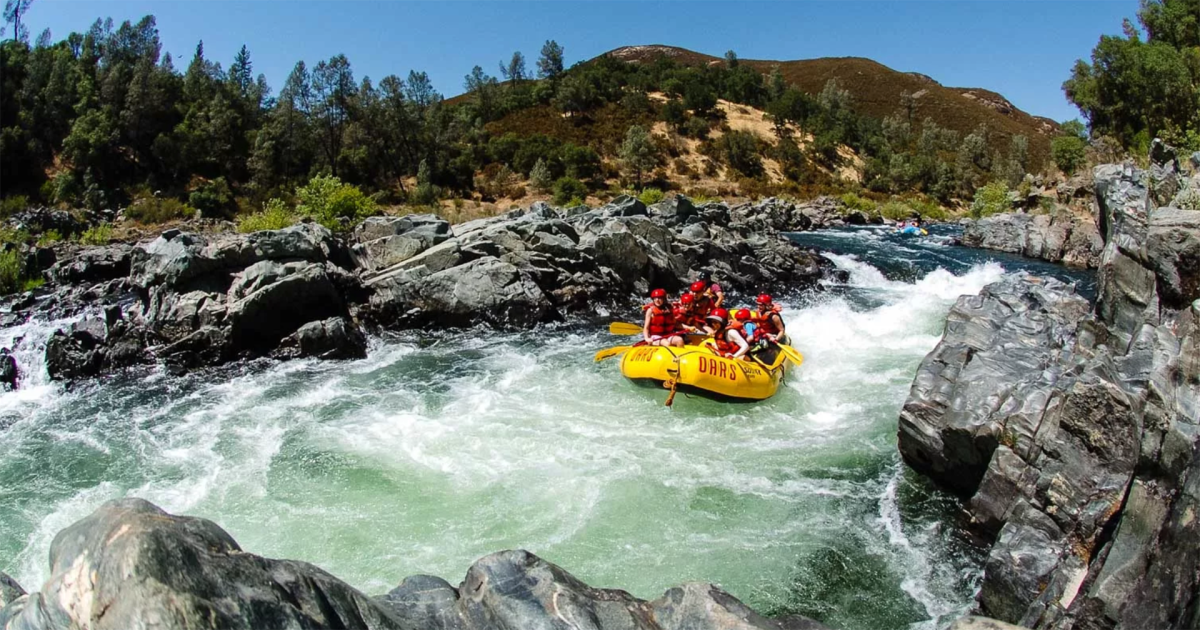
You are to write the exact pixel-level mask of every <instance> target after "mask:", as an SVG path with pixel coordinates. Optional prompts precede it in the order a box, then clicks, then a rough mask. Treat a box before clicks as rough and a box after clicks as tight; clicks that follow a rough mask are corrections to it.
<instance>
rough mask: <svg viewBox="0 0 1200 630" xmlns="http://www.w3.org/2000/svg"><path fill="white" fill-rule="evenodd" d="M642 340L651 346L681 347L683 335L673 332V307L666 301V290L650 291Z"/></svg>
mask: <svg viewBox="0 0 1200 630" xmlns="http://www.w3.org/2000/svg"><path fill="white" fill-rule="evenodd" d="M642 340H643V341H645V342H646V343H647V344H648V345H651V346H675V347H677V348H682V347H683V337H682V336H681V335H679V334H678V333H677V332H675V309H674V308H672V307H671V305H670V304H669V303H667V292H666V291H664V290H662V289H655V290H653V291H651V292H650V304H649V305H648V306H646V320H645V322H644V323H643V324H642Z"/></svg>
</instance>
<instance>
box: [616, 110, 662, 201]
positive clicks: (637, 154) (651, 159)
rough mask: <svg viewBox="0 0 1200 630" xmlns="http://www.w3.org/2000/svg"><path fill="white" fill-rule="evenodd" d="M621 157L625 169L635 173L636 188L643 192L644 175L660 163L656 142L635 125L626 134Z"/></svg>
mask: <svg viewBox="0 0 1200 630" xmlns="http://www.w3.org/2000/svg"><path fill="white" fill-rule="evenodd" d="M620 155H621V161H622V162H624V163H625V168H627V169H629V170H630V171H631V172H632V173H633V178H634V181H635V182H636V186H637V188H638V189H639V190H641V188H642V175H643V174H644V173H645V172H646V171H649V170H650V169H652V168H654V166H655V165H656V164H657V163H658V147H657V146H655V145H654V140H653V139H651V138H650V134H649V133H647V132H646V130H645V129H644V128H642V127H641V126H639V125H634V126H632V127H630V128H629V131H627V132H626V133H625V141H624V142H622V143H621V154H620Z"/></svg>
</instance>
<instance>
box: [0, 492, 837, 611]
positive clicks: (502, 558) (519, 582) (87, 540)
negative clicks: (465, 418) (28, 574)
mask: <svg viewBox="0 0 1200 630" xmlns="http://www.w3.org/2000/svg"><path fill="white" fill-rule="evenodd" d="M50 565H51V577H50V580H49V581H47V582H46V584H45V586H44V587H43V589H42V591H41V592H38V593H32V594H29V595H26V594H24V591H22V590H21V587H20V586H19V585H17V584H16V582H13V581H12V580H11V579H9V578H8V576H5V575H3V574H0V628H5V629H6V630H9V629H11V630H18V629H19V630H68V629H73V628H89V629H91V630H125V629H128V628H144V627H153V628H161V629H164V630H166V629H173V628H180V629H182V628H188V629H189V630H198V629H206V628H207V629H213V630H216V629H218V628H220V629H231V628H234V629H242V628H244V629H247V630H250V629H254V630H259V629H264V628H361V629H369V630H485V629H487V630H527V629H528V630H533V629H546V630H550V629H560V628H561V629H563V630H566V629H592V630H683V629H685V628H686V629H688V630H710V629H711V630H821V629H822V628H824V626H822V625H821V624H819V623H817V622H815V621H812V620H810V619H805V618H802V617H791V618H787V619H767V618H765V617H762V616H761V615H759V614H757V613H755V612H754V611H753V610H751V609H750V608H748V607H746V606H745V605H744V604H742V603H741V602H740V601H738V600H737V599H736V598H734V597H733V596H732V595H729V594H728V593H726V592H724V591H722V590H721V589H719V588H718V587H716V586H713V585H711V584H699V583H693V584H685V585H683V586H678V587H675V588H672V589H670V590H668V591H667V592H666V593H665V594H664V595H663V596H662V597H661V598H659V599H657V600H655V601H652V602H647V601H644V600H640V599H637V598H635V597H633V596H632V595H630V594H629V593H626V592H625V591H620V590H608V589H596V588H592V587H590V586H588V585H586V584H584V583H582V582H580V581H579V580H577V579H575V578H574V577H573V576H571V574H569V573H567V572H566V571H565V570H563V569H562V568H560V567H558V566H555V565H553V564H551V563H549V562H546V561H545V560H542V559H541V558H538V557H537V556H535V555H533V554H531V553H529V552H527V551H501V552H499V553H495V554H492V555H490V556H486V557H484V558H482V559H480V560H479V561H478V562H476V563H475V564H474V565H473V566H472V567H471V569H470V570H469V571H468V572H467V576H466V579H465V580H464V581H463V583H462V584H461V585H459V586H458V587H457V588H455V587H453V586H451V585H450V584H449V583H448V582H446V581H445V580H442V579H441V578H436V577H432V576H414V577H410V578H407V579H405V580H404V581H403V582H402V583H401V584H400V586H398V587H397V588H395V589H393V590H392V591H391V592H389V593H387V594H386V595H384V596H382V597H369V596H367V595H364V594H363V593H361V592H359V591H358V590H356V589H354V588H353V587H351V586H349V585H348V584H346V583H345V582H342V581H341V580H339V579H337V578H336V577H334V576H332V575H330V574H328V573H326V572H325V571H322V570H321V569H319V568H317V567H316V566H313V565H311V564H308V563H306V562H297V561H292V560H272V559H269V558H262V557H259V556H256V555H253V554H249V553H246V552H245V551H243V550H242V549H241V548H240V547H239V546H238V544H237V542H236V541H234V540H233V538H232V537H230V536H229V534H228V533H226V532H225V531H224V530H222V529H221V528H220V527H219V526H217V525H216V524H215V523H213V522H211V521H208V520H205V519H201V518H194V517H188V516H174V515H171V514H167V513H166V512H164V511H162V510H161V509H159V508H158V507H156V506H154V505H152V504H151V503H148V502H146V501H143V500H141V499H121V500H116V501H110V502H108V503H105V504H104V505H103V506H101V507H100V508H99V509H98V510H96V512H94V513H93V514H92V515H91V516H88V517H87V518H84V519H83V520H81V521H79V522H77V523H75V524H73V525H71V526H70V527H68V528H67V529H65V530H63V531H62V532H60V533H59V534H58V536H57V537H55V539H54V543H53V544H52V545H51V548H50Z"/></svg>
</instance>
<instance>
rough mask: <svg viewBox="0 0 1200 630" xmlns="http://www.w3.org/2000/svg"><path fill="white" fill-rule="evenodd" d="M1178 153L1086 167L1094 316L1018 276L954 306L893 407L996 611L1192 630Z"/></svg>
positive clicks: (1196, 495)
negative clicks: (1090, 180) (957, 523)
mask: <svg viewBox="0 0 1200 630" xmlns="http://www.w3.org/2000/svg"><path fill="white" fill-rule="evenodd" d="M1179 166H1180V165H1179V162H1178V161H1177V160H1174V159H1172V160H1168V161H1158V162H1156V163H1155V165H1154V167H1153V168H1152V169H1151V171H1149V172H1147V171H1143V170H1140V169H1137V168H1134V167H1132V166H1130V165H1106V166H1101V167H1098V168H1097V169H1096V170H1095V191H1096V198H1097V201H1098V206H1099V210H1100V224H1101V227H1102V231H1103V235H1104V242H1105V246H1104V249H1103V252H1102V254H1101V256H1100V262H1099V271H1098V274H1099V289H1100V290H1099V299H1098V302H1097V303H1096V305H1095V307H1094V309H1093V308H1092V306H1091V305H1090V304H1088V302H1087V301H1086V300H1085V299H1083V298H1082V297H1079V296H1078V295H1075V294H1074V292H1073V290H1072V289H1071V288H1069V287H1067V286H1064V285H1062V284H1061V283H1058V282H1055V281H1049V280H1045V279H1039V278H1035V277H1024V278H1020V279H1016V280H1008V281H1004V282H1001V283H998V284H994V285H990V286H988V287H987V288H985V290H984V291H983V292H982V293H981V294H980V295H977V296H964V297H962V298H960V299H959V301H958V303H957V304H956V305H955V307H954V308H953V310H952V311H951V313H950V315H949V317H948V318H947V322H946V331H945V334H944V335H943V338H942V341H941V342H940V343H939V344H938V346H937V347H936V348H935V349H934V351H933V352H931V353H930V354H929V355H928V356H927V357H926V358H925V360H924V361H923V362H922V364H921V366H920V368H919V370H918V373H917V376H916V379H915V380H914V382H913V386H912V391H911V393H910V395H909V398H908V400H907V402H906V403H905V405H904V408H903V411H902V412H901V415H900V430H899V445H900V452H901V454H902V455H903V457H904V459H905V461H906V462H908V463H909V464H910V465H911V466H912V467H913V468H914V469H916V470H918V471H920V472H922V473H924V474H926V475H928V476H929V477H930V478H932V479H933V480H934V481H936V482H937V483H939V484H941V485H943V486H945V487H947V488H949V489H951V490H953V491H955V492H957V493H959V494H960V495H962V496H963V497H964V498H966V499H967V500H968V503H967V512H968V514H969V515H970V519H971V526H972V527H973V528H974V529H975V530H976V531H977V532H978V533H979V535H980V536H981V537H982V538H984V539H986V540H990V541H992V546H991V550H990V553H989V555H988V560H987V563H986V567H985V576H984V580H983V584H982V588H981V590H980V593H979V608H980V609H981V611H982V612H983V613H985V614H987V615H989V616H992V617H996V618H999V619H1001V620H1004V621H1008V622H1012V623H1019V624H1021V625H1022V626H1026V627H1031V628H1046V629H1051V628H1052V629H1061V630H1067V629H1071V628H1078V629H1084V628H1110V629H1118V628H1130V629H1132V628H1196V627H1200V576H1198V574H1197V573H1196V567H1197V566H1200V524H1198V521H1197V520H1196V513H1197V511H1198V510H1200V452H1198V448H1197V447H1198V446H1200V440H1198V436H1200V424H1198V423H1200V211H1197V210H1188V209H1183V208H1180V207H1177V206H1178V205H1180V204H1179V201H1180V196H1179V190H1180V189H1181V186H1180V181H1181V177H1180V173H1179V170H1178V169H1179Z"/></svg>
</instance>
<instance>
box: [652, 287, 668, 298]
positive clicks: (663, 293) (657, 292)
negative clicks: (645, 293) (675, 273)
mask: <svg viewBox="0 0 1200 630" xmlns="http://www.w3.org/2000/svg"><path fill="white" fill-rule="evenodd" d="M650 297H651V298H665V297H667V292H666V291H663V290H662V289H655V290H653V291H651V292H650Z"/></svg>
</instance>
